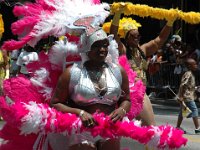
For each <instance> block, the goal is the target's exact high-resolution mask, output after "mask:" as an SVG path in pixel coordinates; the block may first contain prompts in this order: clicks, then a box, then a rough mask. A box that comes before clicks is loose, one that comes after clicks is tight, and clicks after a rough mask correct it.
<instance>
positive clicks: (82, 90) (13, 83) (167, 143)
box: [0, 0, 187, 150]
mask: <svg viewBox="0 0 200 150" xmlns="http://www.w3.org/2000/svg"><path fill="white" fill-rule="evenodd" d="M83 6H84V8H83ZM108 10H109V5H108V4H106V3H103V4H101V3H100V2H99V1H95V0H94V1H92V0H84V1H83V0H73V1H71V0H65V1H63V0H37V1H36V3H26V4H25V5H24V6H15V8H14V13H15V15H18V16H20V15H23V16H24V18H22V19H21V20H19V21H17V22H15V23H13V25H12V31H13V33H15V34H22V33H23V29H24V28H28V29H29V31H30V32H28V33H27V35H25V36H24V37H23V38H21V39H20V40H19V41H13V40H11V41H7V42H5V43H4V45H3V47H4V48H5V49H6V50H14V49H18V48H21V47H23V46H24V45H25V44H28V45H29V46H32V47H34V46H36V45H37V43H38V42H39V41H40V40H41V39H44V38H48V37H49V36H55V37H60V36H64V35H66V34H73V35H76V36H78V37H80V40H79V42H78V43H77V42H69V40H68V39H67V40H66V41H64V40H60V41H57V42H55V44H54V45H53V46H52V47H51V48H50V50H49V51H48V53H45V52H43V51H41V52H40V53H39V61H37V62H32V63H30V64H28V65H27V68H28V70H31V72H33V73H32V74H31V78H25V77H24V76H18V77H14V78H10V79H8V80H6V81H5V82H4V96H3V97H1V98H0V114H1V115H2V116H3V118H4V120H5V121H6V123H5V125H4V127H3V128H2V130H1V132H0V137H1V138H2V139H4V140H5V142H3V144H2V145H0V149H1V150H10V149H20V150H27V149H33V150H51V149H53V150H58V149H59V150H64V149H83V148H85V149H89V148H90V149H98V150H101V149H108V148H111V146H112V147H113V146H114V147H115V149H119V148H120V145H119V139H120V137H129V138H132V139H134V140H137V141H139V142H140V143H142V144H145V145H149V146H150V147H153V148H158V149H165V148H169V149H177V148H180V147H181V146H183V145H185V144H186V142H187V140H186V139H185V138H183V137H182V134H183V132H182V131H180V130H177V129H175V128H173V127H172V126H170V125H162V126H149V127H140V125H139V124H138V123H137V122H134V121H132V119H133V117H134V116H135V115H136V112H135V111H134V109H135V108H133V107H132V106H133V105H131V104H132V103H134V102H137V101H138V99H141V98H142V96H143V95H144V90H145V88H144V86H143V84H142V82H141V81H140V80H139V81H135V76H136V73H135V72H133V70H131V69H130V66H129V64H128V61H127V59H126V58H125V57H121V58H119V60H118V50H117V43H116V42H115V41H114V40H113V38H112V36H107V35H106V33H105V32H104V31H103V30H102V29H101V28H100V27H99V25H100V24H102V23H103V22H104V20H105V19H106V17H107V16H108V15H109V11H108ZM69 54H70V55H73V54H75V55H77V54H79V55H80V56H81V61H80V62H77V63H74V64H73V65H72V66H71V67H68V68H67V69H66V70H65V71H63V65H64V64H65V62H66V57H67V55H69ZM119 63H120V64H121V65H122V66H123V68H124V69H122V68H121V67H119ZM62 72H63V73H62ZM127 75H128V77H127ZM97 81H99V82H97ZM128 81H129V83H128ZM57 82H58V84H57ZM56 85H57V86H56ZM62 88H63V89H62ZM128 88H129V89H128ZM65 89H66V90H65ZM129 91H130V92H129ZM49 105H51V106H52V107H50V106H49ZM111 144H112V145H111ZM79 146H80V148H79Z"/></svg>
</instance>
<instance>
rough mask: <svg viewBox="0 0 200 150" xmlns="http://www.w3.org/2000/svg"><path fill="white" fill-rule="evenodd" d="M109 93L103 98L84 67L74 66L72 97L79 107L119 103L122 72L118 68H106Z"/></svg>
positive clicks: (72, 71) (71, 87) (71, 74)
mask: <svg viewBox="0 0 200 150" xmlns="http://www.w3.org/2000/svg"><path fill="white" fill-rule="evenodd" d="M105 73H106V81H107V82H106V84H107V92H106V93H105V94H104V95H103V96H102V95H100V94H99V93H98V92H97V91H96V90H95V87H94V85H93V83H92V81H91V79H90V77H89V75H88V73H87V70H86V68H85V67H84V66H81V65H80V64H74V65H73V66H72V68H71V71H70V85H69V87H70V95H71V99H72V100H73V101H74V102H75V103H76V104H78V105H83V106H84V105H91V104H97V103H98V104H106V105H113V104H115V103H117V101H118V100H119V98H120V96H121V83H122V77H121V71H120V68H119V67H118V66H116V65H115V66H114V64H113V65H112V66H109V65H108V67H106V68H105Z"/></svg>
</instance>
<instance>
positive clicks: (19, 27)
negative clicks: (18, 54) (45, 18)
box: [11, 16, 39, 35]
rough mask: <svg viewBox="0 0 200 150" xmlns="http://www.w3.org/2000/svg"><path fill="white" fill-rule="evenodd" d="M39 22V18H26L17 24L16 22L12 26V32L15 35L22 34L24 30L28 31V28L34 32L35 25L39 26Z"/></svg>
mask: <svg viewBox="0 0 200 150" xmlns="http://www.w3.org/2000/svg"><path fill="white" fill-rule="evenodd" d="M38 21H39V18H37V17H33V16H32V17H29V16H28V17H25V18H23V19H21V20H18V21H16V22H14V23H13V24H12V26H11V30H12V32H13V34H18V35H20V34H22V33H23V32H24V29H26V27H27V26H29V30H32V29H33V27H34V25H36V24H37V22H38Z"/></svg>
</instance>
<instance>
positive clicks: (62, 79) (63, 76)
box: [59, 67, 71, 83]
mask: <svg viewBox="0 0 200 150" xmlns="http://www.w3.org/2000/svg"><path fill="white" fill-rule="evenodd" d="M70 70H71V67H68V68H66V69H65V70H64V71H63V73H62V74H61V75H60V77H59V82H60V83H64V82H65V81H69V80H70Z"/></svg>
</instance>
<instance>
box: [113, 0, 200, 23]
mask: <svg viewBox="0 0 200 150" xmlns="http://www.w3.org/2000/svg"><path fill="white" fill-rule="evenodd" d="M120 7H122V3H113V4H112V5H111V13H115V12H117V11H118V10H119V9H120ZM123 9H124V11H123V12H124V15H127V16H129V15H137V16H140V17H151V18H155V19H159V20H167V21H170V20H174V18H177V19H182V20H184V21H185V22H187V23H190V24H198V23H200V13H198V12H193V11H191V12H183V11H181V10H178V9H173V8H172V9H169V10H168V9H164V8H154V7H150V6H148V5H140V4H132V3H124V8H123Z"/></svg>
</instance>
